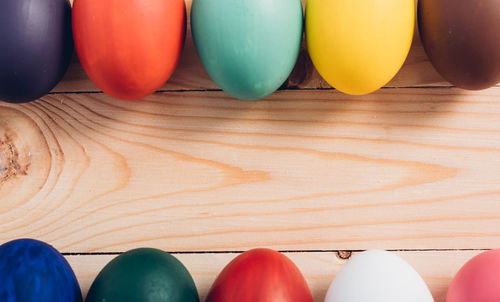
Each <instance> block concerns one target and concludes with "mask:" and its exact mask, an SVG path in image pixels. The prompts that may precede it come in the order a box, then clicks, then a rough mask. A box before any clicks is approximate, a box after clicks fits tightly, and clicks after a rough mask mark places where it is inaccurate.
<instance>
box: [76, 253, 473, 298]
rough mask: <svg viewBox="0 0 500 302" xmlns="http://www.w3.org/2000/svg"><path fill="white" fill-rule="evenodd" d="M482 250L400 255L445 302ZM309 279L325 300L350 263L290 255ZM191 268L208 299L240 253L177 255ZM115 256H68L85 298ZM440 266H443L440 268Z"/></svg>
mask: <svg viewBox="0 0 500 302" xmlns="http://www.w3.org/2000/svg"><path fill="white" fill-rule="evenodd" d="M478 253H479V251H449V252H398V254H399V255H400V256H401V257H403V258H404V259H405V260H406V261H408V262H409V263H410V264H411V265H412V266H413V267H414V268H415V269H416V270H417V272H419V273H420V274H421V275H422V277H423V278H424V280H425V281H426V283H427V285H428V286H429V288H430V289H431V292H432V294H433V296H434V298H435V301H436V302H444V301H445V296H446V291H447V288H448V286H449V284H450V282H451V279H452V278H453V276H454V275H455V273H456V272H457V271H458V270H459V269H460V267H461V266H462V265H463V264H464V263H465V262H466V261H467V260H469V259H470V258H472V257H473V256H475V255H476V254H478ZM286 255H287V256H288V257H290V259H292V260H293V261H294V262H295V263H296V264H297V266H298V267H299V268H300V269H301V271H302V273H303V274H304V276H305V277H306V279H307V281H308V284H309V287H310V289H311V292H312V293H313V297H314V301H318V302H320V301H323V300H324V296H325V294H326V291H327V289H328V286H329V285H330V282H331V281H332V280H333V278H334V277H335V275H336V274H337V272H338V271H339V270H340V268H341V267H342V265H343V264H344V263H345V262H346V260H343V259H340V258H338V257H337V255H336V254H335V253H287V254H286ZM175 256H176V257H177V258H178V259H179V260H181V261H182V262H183V263H184V265H186V267H187V268H188V269H189V271H190V272H191V274H192V275H193V278H194V279H195V282H196V286H197V288H198V291H199V293H200V298H201V299H200V301H204V300H205V297H206V295H207V293H208V291H209V289H210V286H211V285H212V283H213V281H214V280H215V278H216V277H217V274H218V273H219V272H220V271H221V270H222V269H223V267H224V266H225V265H226V264H227V263H229V262H230V261H231V260H232V259H233V257H236V254H187V255H175ZM114 257H115V256H67V259H68V261H69V262H70V264H71V265H72V267H73V269H74V270H75V272H76V274H77V276H78V279H79V281H80V286H81V287H82V291H83V293H84V295H86V293H87V291H88V288H89V287H90V285H91V284H92V281H93V280H94V278H95V277H96V276H97V274H98V272H99V271H100V270H101V269H102V268H103V267H104V265H106V264H107V263H108V262H109V261H110V260H111V259H113V258H114ZM436 264H439V265H436Z"/></svg>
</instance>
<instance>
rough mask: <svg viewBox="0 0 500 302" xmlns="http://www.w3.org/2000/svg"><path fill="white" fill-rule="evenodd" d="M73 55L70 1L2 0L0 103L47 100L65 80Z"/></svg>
mask: <svg viewBox="0 0 500 302" xmlns="http://www.w3.org/2000/svg"><path fill="white" fill-rule="evenodd" d="M72 54H73V38H72V33H71V5H70V3H69V2H68V1H67V0H0V100H3V101H7V102H13V103H22V102H29V101H32V100H36V99H38V98H40V97H42V96H44V95H45V94H47V93H48V92H49V91H50V90H51V89H52V88H54V86H56V85H57V83H58V82H59V81H60V80H61V78H62V77H63V75H64V73H65V72H66V70H67V69H68V65H69V62H70V60H71V56H72Z"/></svg>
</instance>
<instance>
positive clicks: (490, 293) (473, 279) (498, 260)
mask: <svg viewBox="0 0 500 302" xmlns="http://www.w3.org/2000/svg"><path fill="white" fill-rule="evenodd" d="M498 280H500V250H493V251H488V252H484V253H481V254H479V255H477V256H476V257H474V258H472V259H471V260H470V261H469V262H467V263H466V264H465V265H464V266H463V267H462V268H461V269H460V271H458V273H457V274H456V276H455V278H454V279H453V282H452V283H451V285H450V287H449V288H448V294H447V296H446V302H498V301H500V287H499V286H498Z"/></svg>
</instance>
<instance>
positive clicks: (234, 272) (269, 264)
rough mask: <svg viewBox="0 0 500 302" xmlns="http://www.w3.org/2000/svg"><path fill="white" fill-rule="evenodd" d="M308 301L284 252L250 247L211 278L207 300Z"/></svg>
mask: <svg viewBox="0 0 500 302" xmlns="http://www.w3.org/2000/svg"><path fill="white" fill-rule="evenodd" d="M257 301H258V302H312V301H313V299H312V296H311V292H310V290H309V287H308V286H307V283H306V281H305V279H304V276H302V273H301V272H300V270H299V269H298V268H297V266H295V264H294V263H293V262H292V261H291V260H290V259H288V258H287V257H286V256H285V255H283V254H281V253H279V252H276V251H273V250H269V249H254V250H250V251H248V252H245V253H243V254H241V255H239V256H238V257H236V258H235V259H234V260H233V261H231V262H230V263H229V264H228V265H227V266H226V267H225V268H224V270H223V271H222V272H221V273H220V275H219V276H218V277H217V279H216V280H215V282H214V284H213V285H212V288H211V289H210V292H209V294H208V297H207V302H257Z"/></svg>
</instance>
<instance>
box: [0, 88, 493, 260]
mask: <svg viewBox="0 0 500 302" xmlns="http://www.w3.org/2000/svg"><path fill="white" fill-rule="evenodd" d="M499 96H500V88H493V89H490V90H486V91H482V92H464V91H460V90H456V89H445V88H435V89H383V90H382V91H380V92H379V93H376V94H373V95H369V96H365V97H355V98H354V97H348V96H345V95H343V94H340V93H337V92H334V91H283V92H280V93H277V94H275V95H274V96H272V97H271V98H270V100H269V101H261V102H239V101H234V100H232V99H230V98H228V97H227V96H226V95H225V94H223V93H222V92H203V93H199V92H189V93H187V92H184V93H161V94H155V95H153V96H151V97H149V98H147V99H145V100H144V101H142V102H136V103H127V102H117V101H114V100H112V99H110V98H109V97H107V96H105V95H103V94H74V95H51V96H47V97H45V98H43V99H42V100H40V101H37V102H34V103H31V104H24V105H9V104H1V105H0V107H1V108H0V140H1V145H0V146H1V149H0V150H1V152H0V159H1V161H0V163H1V165H2V166H1V167H0V173H2V174H1V176H0V177H1V178H0V181H1V185H0V241H7V240H11V239H13V238H19V237H26V236H28V237H36V238H39V239H42V240H45V241H48V242H51V243H53V244H54V245H55V246H56V247H57V248H59V249H60V250H62V251H64V252H92V251H111V252H119V251H124V250H126V249H130V248H134V247H137V246H157V247H160V248H163V249H166V250H175V251H198V250H209V251H210V250H242V249H247V248H253V247H257V246H263V247H272V248H276V249H282V250H292V249H299V250H304V249H321V250H324V249H342V250H343V249H347V250H358V249H368V248H383V249H416V248H418V249H420V248H433V249H444V248H452V249H455V248H475V249H478V248H479V249H483V248H491V247H498V246H499V245H500V233H499V231H498V225H499V223H500V214H499V213H500V204H499V203H498V199H499V198H500V181H499V179H500V178H499V173H500V170H499V169H498V166H499V158H500V103H499V102H498V101H497V100H498V97H499Z"/></svg>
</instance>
